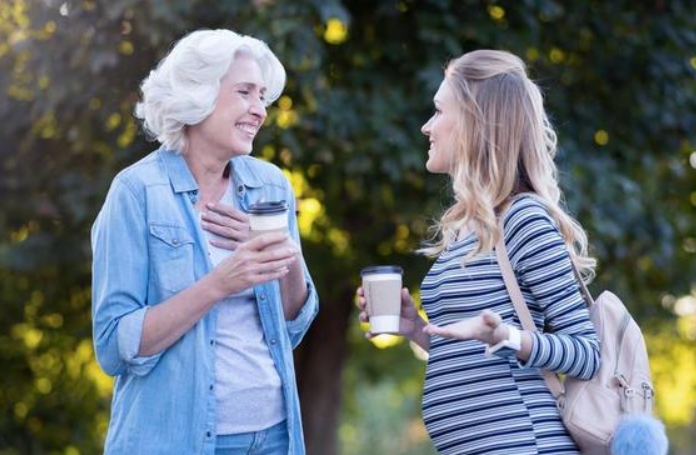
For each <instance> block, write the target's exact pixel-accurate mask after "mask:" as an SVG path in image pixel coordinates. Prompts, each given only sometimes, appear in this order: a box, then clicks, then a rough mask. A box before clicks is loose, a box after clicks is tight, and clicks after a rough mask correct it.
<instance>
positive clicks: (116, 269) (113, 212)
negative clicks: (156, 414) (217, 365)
mask: <svg viewBox="0 0 696 455" xmlns="http://www.w3.org/2000/svg"><path fill="white" fill-rule="evenodd" d="M143 207H144V204H143V202H142V201H140V200H139V199H138V196H137V192H136V191H134V190H133V189H132V188H131V187H130V186H129V185H128V184H127V183H126V182H124V181H123V180H121V179H119V178H118V177H117V178H116V179H115V180H114V182H113V184H112V185H111V188H110V189H109V193H108V195H107V197H106V201H105V202H104V206H103V207H102V209H101V211H100V213H99V215H98V216H97V219H96V221H95V223H94V226H93V227H92V239H91V240H92V252H93V259H92V324H93V326H92V330H93V339H94V349H95V353H96V356H97V361H98V362H99V364H100V365H101V367H102V369H103V370H104V371H105V372H106V373H107V374H109V375H112V376H115V375H121V374H124V373H130V374H135V375H144V374H147V373H148V372H149V371H150V370H151V369H152V368H153V367H154V365H155V364H156V363H157V360H158V359H159V357H160V356H161V354H159V355H155V356H149V357H139V356H138V355H137V354H138V350H139V347H140V339H141V336H142V328H143V321H144V319H145V313H146V312H147V302H146V300H147V287H148V281H147V280H148V268H149V258H148V255H149V253H148V246H147V225H146V222H145V218H144V213H143Z"/></svg>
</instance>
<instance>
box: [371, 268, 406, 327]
mask: <svg viewBox="0 0 696 455" xmlns="http://www.w3.org/2000/svg"><path fill="white" fill-rule="evenodd" d="M402 275H403V269H402V268H401V267H399V266H396V265H373V266H370V267H365V268H364V269H362V270H361V271H360V276H361V277H362V287H363V291H364V295H365V301H366V303H367V305H366V306H367V308H366V310H367V315H368V316H369V317H370V332H372V333H374V334H378V333H398V332H399V319H400V316H401V277H402Z"/></svg>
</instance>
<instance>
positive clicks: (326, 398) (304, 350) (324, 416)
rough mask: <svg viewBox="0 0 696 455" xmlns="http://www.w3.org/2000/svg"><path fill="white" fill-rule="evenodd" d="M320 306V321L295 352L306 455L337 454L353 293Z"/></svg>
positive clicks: (314, 324) (349, 292)
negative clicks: (342, 384)
mask: <svg viewBox="0 0 696 455" xmlns="http://www.w3.org/2000/svg"><path fill="white" fill-rule="evenodd" d="M342 295H343V296H344V297H343V298H340V299H338V300H337V301H333V302H323V303H320V310H319V315H318V316H317V319H316V320H315V321H314V323H313V324H312V327H311V328H310V330H309V332H307V335H306V336H305V338H304V340H303V341H302V344H301V345H300V347H299V348H298V349H297V351H296V353H295V366H296V371H297V383H298V388H299V393H300V403H301V406H302V421H303V425H304V435H305V442H306V445H307V455H336V454H337V453H338V439H337V434H338V420H339V414H340V410H341V383H342V373H343V364H344V362H345V359H346V354H347V345H348V340H347V336H346V334H347V330H348V326H349V318H350V315H351V311H352V304H351V303H352V301H353V300H352V299H353V293H352V290H350V291H347V292H343V293H342Z"/></svg>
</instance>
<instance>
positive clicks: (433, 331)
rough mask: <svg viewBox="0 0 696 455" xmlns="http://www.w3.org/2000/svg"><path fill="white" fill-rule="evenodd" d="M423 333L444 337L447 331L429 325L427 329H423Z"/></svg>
mask: <svg viewBox="0 0 696 455" xmlns="http://www.w3.org/2000/svg"><path fill="white" fill-rule="evenodd" d="M423 332H424V333H427V334H428V335H439V336H444V332H445V331H444V330H443V329H442V327H440V326H437V325H435V324H428V325H426V326H425V327H423Z"/></svg>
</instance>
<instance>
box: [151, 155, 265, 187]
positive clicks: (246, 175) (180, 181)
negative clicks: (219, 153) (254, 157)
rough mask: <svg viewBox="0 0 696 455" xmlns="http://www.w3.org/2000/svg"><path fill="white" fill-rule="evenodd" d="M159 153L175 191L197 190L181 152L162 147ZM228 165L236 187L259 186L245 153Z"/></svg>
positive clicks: (194, 180)
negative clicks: (230, 167)
mask: <svg viewBox="0 0 696 455" xmlns="http://www.w3.org/2000/svg"><path fill="white" fill-rule="evenodd" d="M159 155H160V158H161V160H162V162H163V163H164V166H165V168H166V169H167V174H168V175H169V180H170V181H171V183H172V188H173V189H174V192H175V193H186V192H190V191H196V190H198V182H196V179H195V178H194V177H193V174H192V173H191V169H189V167H188V164H186V160H185V159H184V155H183V154H181V153H179V152H175V151H171V150H167V149H165V148H164V147H162V148H160V150H159ZM230 166H232V177H233V179H234V180H233V181H234V182H235V185H237V186H238V187H239V186H241V185H243V186H244V187H246V188H259V187H261V186H262V182H261V181H260V180H259V179H258V178H257V176H256V174H255V173H254V172H252V171H251V169H250V168H249V165H248V163H247V161H246V156H245V155H242V156H236V157H234V158H232V159H231V160H230ZM238 191H240V192H242V188H238Z"/></svg>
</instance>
